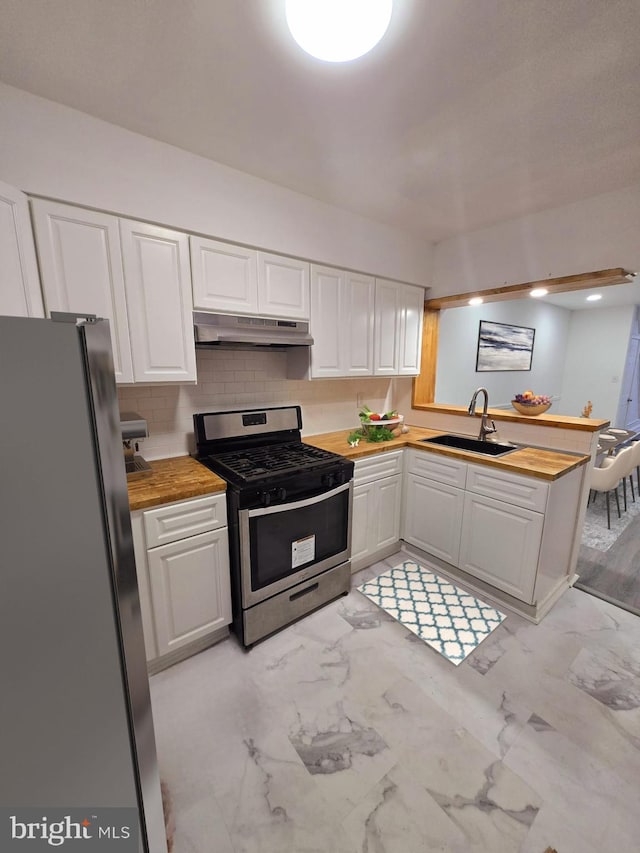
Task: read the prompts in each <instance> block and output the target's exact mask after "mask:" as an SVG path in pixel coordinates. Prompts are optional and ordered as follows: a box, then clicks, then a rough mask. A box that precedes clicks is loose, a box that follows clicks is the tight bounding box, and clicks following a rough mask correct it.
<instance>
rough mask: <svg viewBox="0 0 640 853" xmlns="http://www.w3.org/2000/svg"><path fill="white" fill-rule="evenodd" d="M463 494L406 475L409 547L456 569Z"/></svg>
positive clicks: (422, 478)
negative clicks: (421, 550)
mask: <svg viewBox="0 0 640 853" xmlns="http://www.w3.org/2000/svg"><path fill="white" fill-rule="evenodd" d="M463 508H464V492H463V491H462V489H457V488H455V487H454V486H449V485H447V484H446V483H438V482H437V481H436V480H427V479H425V478H424V477H418V476H417V475H416V474H413V473H411V472H409V473H408V474H407V483H406V505H405V517H404V523H405V534H404V538H405V540H406V541H407V542H409V543H410V544H411V545H416V546H417V547H418V548H422V549H423V551H428V552H429V553H430V554H435V556H436V557H440V559H441V560H446V561H447V563H452V564H453V565H454V566H456V565H458V556H459V553H460V530H461V527H462V512H463Z"/></svg>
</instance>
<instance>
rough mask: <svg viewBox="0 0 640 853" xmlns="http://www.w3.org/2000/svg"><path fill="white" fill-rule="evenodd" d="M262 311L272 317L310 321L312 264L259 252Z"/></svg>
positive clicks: (261, 312)
mask: <svg viewBox="0 0 640 853" xmlns="http://www.w3.org/2000/svg"><path fill="white" fill-rule="evenodd" d="M258 312H259V313H260V314H264V315H265V316H268V317H292V318H294V319H296V320H308V319H309V264H308V263H307V262H306V261H301V260H299V259H298V258H288V257H285V256H284V255H270V254H269V253H267V252H258Z"/></svg>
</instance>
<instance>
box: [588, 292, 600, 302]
mask: <svg viewBox="0 0 640 853" xmlns="http://www.w3.org/2000/svg"><path fill="white" fill-rule="evenodd" d="M598 299H602V294H601V293H592V294H591V295H590V296H587V302H597V301H598Z"/></svg>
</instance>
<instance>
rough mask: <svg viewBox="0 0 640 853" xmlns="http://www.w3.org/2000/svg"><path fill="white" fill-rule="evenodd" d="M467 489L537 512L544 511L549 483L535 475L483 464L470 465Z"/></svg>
mask: <svg viewBox="0 0 640 853" xmlns="http://www.w3.org/2000/svg"><path fill="white" fill-rule="evenodd" d="M467 491H468V492H475V493H476V494H477V495H486V496H487V497H489V498H495V499H496V500H499V501H505V502H506V503H508V504H513V505H514V506H521V507H524V508H525V509H532V510H535V512H544V511H545V507H546V505H547V495H548V494H549V485H548V484H547V483H543V482H542V481H540V480H536V479H534V478H533V477H523V476H521V475H519V474H509V473H507V472H504V471H496V470H495V468H489V467H488V466H486V467H485V466H483V465H469V470H468V472H467Z"/></svg>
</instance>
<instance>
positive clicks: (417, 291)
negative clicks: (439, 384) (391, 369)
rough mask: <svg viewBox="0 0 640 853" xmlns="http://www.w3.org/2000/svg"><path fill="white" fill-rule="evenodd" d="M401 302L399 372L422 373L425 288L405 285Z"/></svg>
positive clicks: (406, 373) (406, 374)
mask: <svg viewBox="0 0 640 853" xmlns="http://www.w3.org/2000/svg"><path fill="white" fill-rule="evenodd" d="M401 302H402V304H401V309H400V311H401V313H400V354H399V358H398V373H400V374H401V375H404V376H417V375H418V374H419V373H420V355H421V352H422V319H423V315H424V290H423V289H422V288H421V287H411V285H405V286H404V287H403V288H402V292H401Z"/></svg>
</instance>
